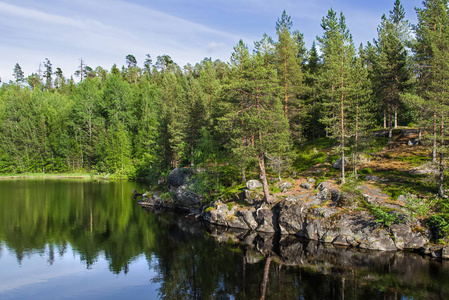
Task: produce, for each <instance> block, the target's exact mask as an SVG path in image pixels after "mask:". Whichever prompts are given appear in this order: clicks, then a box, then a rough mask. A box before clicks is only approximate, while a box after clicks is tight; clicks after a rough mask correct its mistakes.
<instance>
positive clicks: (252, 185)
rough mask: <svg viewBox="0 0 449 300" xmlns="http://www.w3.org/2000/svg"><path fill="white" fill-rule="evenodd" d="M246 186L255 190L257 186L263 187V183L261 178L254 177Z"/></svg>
mask: <svg viewBox="0 0 449 300" xmlns="http://www.w3.org/2000/svg"><path fill="white" fill-rule="evenodd" d="M246 187H247V188H248V189H250V190H255V189H257V188H260V187H262V183H261V182H260V181H259V180H255V179H253V180H249V181H248V182H246Z"/></svg>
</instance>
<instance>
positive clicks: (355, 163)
mask: <svg viewBox="0 0 449 300" xmlns="http://www.w3.org/2000/svg"><path fill="white" fill-rule="evenodd" d="M355 111H356V113H355V138H354V175H355V176H356V177H357V146H358V140H359V105H358V104H357V106H356V110H355Z"/></svg>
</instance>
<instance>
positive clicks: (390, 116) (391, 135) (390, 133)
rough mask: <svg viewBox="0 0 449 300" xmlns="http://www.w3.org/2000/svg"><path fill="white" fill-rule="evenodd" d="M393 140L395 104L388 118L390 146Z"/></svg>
mask: <svg viewBox="0 0 449 300" xmlns="http://www.w3.org/2000/svg"><path fill="white" fill-rule="evenodd" d="M392 139H393V104H392V105H391V107H390V113H389V116H388V145H391V142H392Z"/></svg>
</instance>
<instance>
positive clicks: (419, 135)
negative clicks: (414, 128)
mask: <svg viewBox="0 0 449 300" xmlns="http://www.w3.org/2000/svg"><path fill="white" fill-rule="evenodd" d="M421 123H422V113H421V111H420V112H419V125H418V126H419V128H418V140H419V142H420V143H421V138H422V128H421Z"/></svg>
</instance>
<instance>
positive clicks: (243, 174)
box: [242, 168, 246, 182]
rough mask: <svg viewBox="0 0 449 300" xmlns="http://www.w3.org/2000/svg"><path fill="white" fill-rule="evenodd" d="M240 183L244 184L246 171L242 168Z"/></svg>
mask: <svg viewBox="0 0 449 300" xmlns="http://www.w3.org/2000/svg"><path fill="white" fill-rule="evenodd" d="M242 182H246V171H245V169H244V168H243V169H242Z"/></svg>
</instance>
